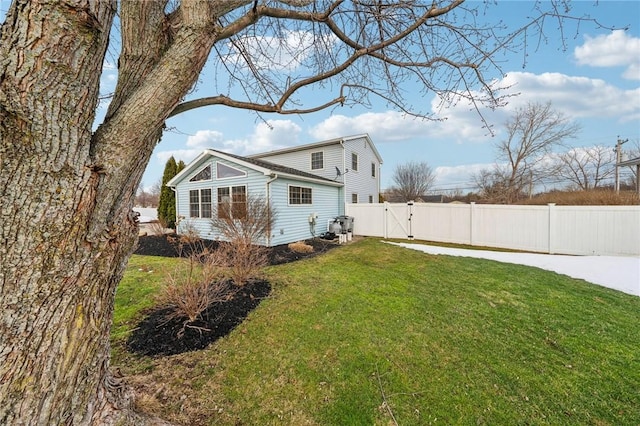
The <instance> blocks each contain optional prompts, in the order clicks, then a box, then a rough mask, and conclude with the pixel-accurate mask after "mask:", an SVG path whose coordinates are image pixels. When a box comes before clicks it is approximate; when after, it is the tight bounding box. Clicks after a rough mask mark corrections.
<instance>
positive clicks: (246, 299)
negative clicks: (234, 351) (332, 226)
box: [127, 235, 339, 356]
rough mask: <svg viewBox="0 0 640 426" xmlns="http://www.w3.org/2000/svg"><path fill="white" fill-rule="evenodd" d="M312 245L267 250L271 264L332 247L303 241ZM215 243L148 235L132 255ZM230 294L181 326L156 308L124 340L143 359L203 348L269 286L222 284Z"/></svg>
mask: <svg viewBox="0 0 640 426" xmlns="http://www.w3.org/2000/svg"><path fill="white" fill-rule="evenodd" d="M306 243H307V244H309V245H311V246H313V248H314V251H313V252H312V253H296V252H294V251H293V250H291V249H289V247H288V246H287V245H283V246H277V247H272V248H270V249H269V260H270V264H271V265H278V264H282V263H287V262H293V261H296V260H300V259H304V258H309V257H312V256H317V255H318V254H320V253H324V252H326V251H328V250H331V249H333V248H335V247H339V246H338V244H336V243H335V242H333V241H328V240H323V239H319V238H316V239H312V240H307V241H306ZM216 246H217V243H216V242H215V241H202V242H198V243H196V244H194V245H192V246H188V245H184V244H183V245H182V246H179V244H178V239H177V237H176V236H175V235H151V236H144V237H140V239H139V243H138V248H137V250H136V251H135V253H136V254H142V255H150V256H164V257H178V256H184V257H186V256H189V255H190V254H191V253H193V252H196V253H197V252H199V251H201V250H202V249H203V248H204V247H207V248H209V249H215V248H216ZM225 285H226V286H227V287H228V288H227V290H228V292H229V294H230V298H229V300H227V301H225V302H216V303H213V304H211V305H210V306H209V307H208V308H207V309H206V310H205V311H204V312H203V313H202V314H201V317H200V318H199V319H198V320H196V321H194V322H192V323H188V324H187V323H185V318H183V319H180V318H177V319H176V318H174V319H171V320H167V314H168V313H169V311H168V309H167V308H156V309H155V310H152V311H150V312H149V313H148V314H147V316H146V317H145V318H144V319H143V320H142V321H141V322H140V323H139V324H138V325H137V326H136V328H135V329H134V330H133V332H132V333H131V336H130V337H129V339H128V340H127V348H128V350H130V351H131V352H134V353H137V354H140V355H147V356H163V355H174V354H179V353H183V352H189V351H195V350H199V349H204V348H206V347H207V346H208V345H209V344H211V343H213V342H215V341H216V340H218V339H219V338H221V337H224V336H226V335H227V334H229V333H230V332H231V330H233V329H234V328H235V327H236V326H238V325H239V324H240V323H242V321H243V320H244V319H245V318H246V317H247V315H248V314H249V313H250V312H251V311H252V310H253V309H255V308H256V307H257V306H258V304H260V301H261V300H262V299H264V298H265V297H268V296H269V293H270V292H271V285H270V284H269V283H268V282H267V281H260V280H256V281H252V282H249V283H247V284H245V285H244V286H242V287H240V288H238V287H235V286H234V284H233V283H226V284H225Z"/></svg>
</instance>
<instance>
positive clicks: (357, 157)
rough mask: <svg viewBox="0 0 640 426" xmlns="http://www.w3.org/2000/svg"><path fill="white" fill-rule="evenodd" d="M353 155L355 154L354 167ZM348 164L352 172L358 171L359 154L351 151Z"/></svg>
mask: <svg viewBox="0 0 640 426" xmlns="http://www.w3.org/2000/svg"><path fill="white" fill-rule="evenodd" d="M354 155H355V156H356V168H355V169H354V168H353V156H354ZM350 164H351V170H352V171H354V172H359V171H360V156H359V155H358V153H357V152H352V153H351V162H350Z"/></svg>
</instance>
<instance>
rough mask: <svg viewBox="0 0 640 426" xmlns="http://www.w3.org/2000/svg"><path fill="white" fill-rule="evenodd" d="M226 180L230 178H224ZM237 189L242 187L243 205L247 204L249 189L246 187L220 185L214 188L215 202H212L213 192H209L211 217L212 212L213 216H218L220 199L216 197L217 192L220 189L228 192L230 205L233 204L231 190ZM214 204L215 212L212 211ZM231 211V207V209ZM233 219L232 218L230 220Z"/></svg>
mask: <svg viewBox="0 0 640 426" xmlns="http://www.w3.org/2000/svg"><path fill="white" fill-rule="evenodd" d="M226 179H231V178H226ZM226 179H222V180H226ZM238 187H244V195H245V201H244V202H245V203H247V201H248V199H249V188H248V187H247V185H246V184H245V185H220V186H216V188H215V193H216V198H215V202H214V200H213V191H212V192H211V204H212V211H211V217H213V216H214V212H215V215H216V216H217V215H218V206H219V205H220V199H219V198H220V197H219V196H218V190H219V189H221V188H227V189H228V190H229V197H230V198H231V203H233V188H238ZM214 204H215V206H216V208H215V210H213V205H214ZM231 209H232V211H233V207H232V208H231ZM232 219H233V218H232Z"/></svg>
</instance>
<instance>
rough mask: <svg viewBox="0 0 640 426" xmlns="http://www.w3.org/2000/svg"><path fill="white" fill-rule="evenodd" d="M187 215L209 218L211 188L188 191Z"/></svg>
mask: <svg viewBox="0 0 640 426" xmlns="http://www.w3.org/2000/svg"><path fill="white" fill-rule="evenodd" d="M189 217H192V218H208V219H210V218H211V188H203V189H192V190H190V191H189Z"/></svg>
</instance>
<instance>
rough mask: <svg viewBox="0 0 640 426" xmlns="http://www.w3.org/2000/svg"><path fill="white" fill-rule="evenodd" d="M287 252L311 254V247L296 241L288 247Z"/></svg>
mask: <svg viewBox="0 0 640 426" xmlns="http://www.w3.org/2000/svg"><path fill="white" fill-rule="evenodd" d="M288 247H289V250H291V251H293V252H295V253H313V246H310V245H309V244H307V243H305V242H304V241H296V242H295V243H290V244H289V245H288Z"/></svg>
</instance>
